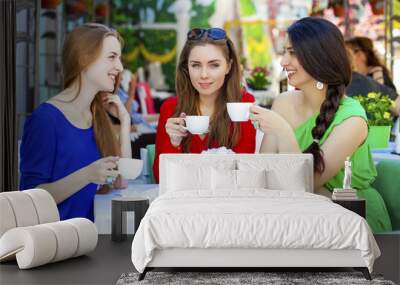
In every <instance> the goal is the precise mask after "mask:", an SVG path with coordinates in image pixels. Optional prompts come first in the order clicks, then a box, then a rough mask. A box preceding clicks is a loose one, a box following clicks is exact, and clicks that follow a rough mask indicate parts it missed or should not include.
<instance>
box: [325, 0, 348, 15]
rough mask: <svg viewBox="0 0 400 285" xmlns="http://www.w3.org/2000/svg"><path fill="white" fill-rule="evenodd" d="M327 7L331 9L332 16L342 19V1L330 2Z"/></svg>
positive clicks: (344, 11)
mask: <svg viewBox="0 0 400 285" xmlns="http://www.w3.org/2000/svg"><path fill="white" fill-rule="evenodd" d="M328 7H331V8H332V9H333V14H334V15H335V16H336V17H344V16H345V14H346V10H345V9H344V3H343V0H330V1H329V4H328Z"/></svg>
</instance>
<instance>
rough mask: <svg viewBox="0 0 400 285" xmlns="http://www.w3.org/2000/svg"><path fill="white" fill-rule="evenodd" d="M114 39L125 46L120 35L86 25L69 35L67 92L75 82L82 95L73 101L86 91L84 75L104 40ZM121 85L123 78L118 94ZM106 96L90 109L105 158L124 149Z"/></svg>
mask: <svg viewBox="0 0 400 285" xmlns="http://www.w3.org/2000/svg"><path fill="white" fill-rule="evenodd" d="M110 36H112V37H116V38H117V39H118V41H119V42H120V43H121V45H122V44H123V40H122V38H121V36H120V35H119V33H118V32H117V31H114V30H111V29H110V28H108V27H107V26H104V25H101V24H96V23H86V24H84V25H82V26H80V27H77V28H75V29H74V30H73V31H72V32H71V33H69V34H68V35H67V38H66V40H65V43H64V47H63V53H62V61H63V79H64V84H63V85H64V89H66V88H69V87H71V86H72V85H73V84H74V83H75V82H77V83H78V92H77V95H76V96H75V98H74V99H72V101H73V100H75V99H76V97H77V96H78V94H79V92H80V90H81V88H82V71H83V70H85V69H86V68H87V67H88V66H89V65H91V64H92V63H93V62H94V61H95V60H96V59H97V58H98V57H99V55H100V53H101V50H102V47H103V41H104V39H105V38H106V37H110ZM119 81H120V75H119V76H118V78H117V80H116V84H115V86H114V93H115V92H117V90H118V85H119ZM104 95H105V94H104V93H103V92H98V93H97V94H96V96H95V97H94V100H93V101H92V104H91V106H90V109H91V111H92V115H93V130H94V135H95V140H96V144H97V147H98V148H99V150H100V152H101V155H102V156H103V157H106V156H110V155H113V156H119V155H120V147H119V145H118V141H117V138H116V136H115V135H114V133H113V130H112V125H111V121H110V118H109V116H108V114H107V112H106V110H105V109H104V105H103V100H102V99H103V96H104Z"/></svg>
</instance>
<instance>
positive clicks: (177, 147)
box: [153, 28, 256, 182]
mask: <svg viewBox="0 0 400 285" xmlns="http://www.w3.org/2000/svg"><path fill="white" fill-rule="evenodd" d="M240 79H241V72H240V66H239V60H238V57H237V54H236V52H235V48H234V46H233V43H232V41H231V40H230V39H229V38H228V36H227V35H226V33H225V31H224V30H222V29H219V28H211V29H193V30H191V31H189V33H188V35H187V41H186V43H185V46H184V47H183V49H182V53H181V55H180V58H179V63H178V66H177V71H176V93H177V96H176V97H171V98H169V99H167V100H166V101H165V102H164V103H163V104H162V106H161V110H160V119H159V122H158V129H157V138H156V156H155V161H154V165H153V172H154V177H155V179H156V181H157V182H158V178H159V173H158V167H159V156H160V154H162V153H201V152H202V151H203V150H207V149H209V148H217V147H221V146H224V147H226V148H228V149H232V150H233V151H234V152H236V153H254V151H255V136H256V131H255V129H254V127H253V126H252V124H251V122H250V121H247V122H237V123H233V122H232V121H231V120H230V118H229V116H228V112H227V108H226V103H227V102H254V97H253V96H252V95H251V94H249V93H247V92H245V91H244V90H242V89H241V87H240ZM186 115H204V116H209V117H210V125H209V132H208V133H206V134H203V135H195V134H191V133H189V132H188V131H187V130H186V129H185V128H184V126H185V122H184V117H185V116H186Z"/></svg>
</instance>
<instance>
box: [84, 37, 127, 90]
mask: <svg viewBox="0 0 400 285" xmlns="http://www.w3.org/2000/svg"><path fill="white" fill-rule="evenodd" d="M122 69H123V67H122V63H121V43H120V42H119V41H118V39H117V38H116V37H114V36H108V37H106V38H105V39H104V40H103V46H102V49H101V52H100V54H99V57H98V58H97V59H96V60H95V61H94V62H93V63H92V64H90V65H89V67H88V68H87V69H86V70H85V71H84V72H83V78H84V79H86V80H87V81H88V82H90V83H91V84H92V85H93V86H96V88H97V89H98V91H107V92H112V91H113V90H114V86H115V81H116V78H117V76H118V74H119V73H120V72H121V71H122Z"/></svg>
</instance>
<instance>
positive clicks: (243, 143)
mask: <svg viewBox="0 0 400 285" xmlns="http://www.w3.org/2000/svg"><path fill="white" fill-rule="evenodd" d="M254 101H255V100H254V97H253V95H251V94H250V93H248V92H246V91H245V90H243V97H242V102H254ZM232 150H233V151H234V152H236V153H254V152H255V151H256V130H255V128H254V127H253V124H252V123H251V121H250V120H249V121H247V122H241V123H240V136H239V140H238V143H237V144H236V145H235V146H234V147H233V148H232Z"/></svg>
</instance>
